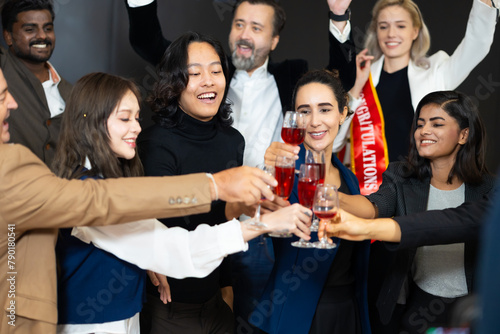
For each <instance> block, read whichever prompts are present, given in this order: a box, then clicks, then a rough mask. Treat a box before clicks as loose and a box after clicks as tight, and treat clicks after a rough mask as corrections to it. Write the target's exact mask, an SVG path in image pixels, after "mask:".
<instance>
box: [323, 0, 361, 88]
mask: <svg viewBox="0 0 500 334" xmlns="http://www.w3.org/2000/svg"><path fill="white" fill-rule="evenodd" d="M350 4H351V0H328V8H329V9H330V11H331V12H332V13H334V14H336V15H339V16H341V15H342V14H345V13H346V12H347V10H348V8H349V5H350ZM329 21H330V23H329V27H330V29H329V30H330V33H329V36H328V38H329V62H328V66H327V68H328V69H329V70H332V69H335V70H338V71H339V76H340V80H341V81H342V84H343V86H344V89H345V90H346V92H347V91H349V90H350V89H351V87H352V86H353V85H354V82H355V80H356V47H355V45H354V42H353V39H352V38H350V37H349V36H350V34H351V25H350V22H349V21H348V20H345V21H336V20H333V19H329Z"/></svg>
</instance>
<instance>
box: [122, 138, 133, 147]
mask: <svg viewBox="0 0 500 334" xmlns="http://www.w3.org/2000/svg"><path fill="white" fill-rule="evenodd" d="M123 141H124V142H125V143H127V145H129V146H131V147H132V148H135V145H136V144H135V138H130V139H124V140H123Z"/></svg>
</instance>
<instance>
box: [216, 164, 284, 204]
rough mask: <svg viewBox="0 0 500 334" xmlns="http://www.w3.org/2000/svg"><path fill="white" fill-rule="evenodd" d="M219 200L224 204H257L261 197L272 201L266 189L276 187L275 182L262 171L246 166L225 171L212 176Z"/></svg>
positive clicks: (271, 194) (270, 192) (268, 190)
mask: <svg viewBox="0 0 500 334" xmlns="http://www.w3.org/2000/svg"><path fill="white" fill-rule="evenodd" d="M213 177H214V180H215V184H216V185H217V193H218V197H219V199H221V200H223V201H226V202H242V203H245V204H246V205H252V204H255V203H257V202H258V201H259V200H260V199H261V197H265V198H267V199H269V200H273V199H274V194H273V192H272V191H271V189H270V188H269V187H268V185H269V186H271V187H276V186H277V182H276V180H275V179H274V178H273V177H272V176H271V175H269V174H266V173H265V172H264V171H262V170H260V169H258V168H254V167H248V166H242V167H236V168H230V169H226V170H224V171H222V172H218V173H215V174H213Z"/></svg>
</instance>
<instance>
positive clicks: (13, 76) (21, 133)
mask: <svg viewBox="0 0 500 334" xmlns="http://www.w3.org/2000/svg"><path fill="white" fill-rule="evenodd" d="M2 28H3V37H4V39H5V42H6V43H7V46H8V50H6V49H4V48H0V63H1V67H2V68H3V69H4V75H5V79H6V80H7V82H8V83H9V90H10V91H11V93H12V95H13V96H14V98H15V99H16V101H18V105H19V108H18V111H17V112H16V113H14V114H13V115H12V117H11V119H10V133H11V141H12V142H13V143H18V144H23V145H25V146H27V147H28V148H29V149H30V150H31V151H32V152H33V153H35V155H36V156H38V157H39V158H40V159H41V160H43V161H44V162H45V163H46V164H47V165H49V166H50V163H51V161H52V158H53V156H54V153H55V149H56V143H57V139H58V137H59V128H60V123H61V118H62V115H61V114H62V112H63V111H64V108H65V105H66V103H65V101H66V99H67V98H68V97H69V94H70V92H71V87H72V86H71V84H70V83H68V82H67V81H65V80H64V79H63V78H61V76H60V75H59V74H58V73H57V71H56V70H55V69H54V67H53V66H52V65H51V64H50V63H49V61H48V60H49V59H50V57H51V55H52V52H53V51H54V47H55V42H56V37H55V32H54V11H53V7H52V2H51V1H50V0H7V1H6V2H5V4H4V6H3V8H2Z"/></svg>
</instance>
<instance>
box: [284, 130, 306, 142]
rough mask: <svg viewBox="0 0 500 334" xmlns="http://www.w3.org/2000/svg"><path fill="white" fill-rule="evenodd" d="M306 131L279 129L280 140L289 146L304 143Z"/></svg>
mask: <svg viewBox="0 0 500 334" xmlns="http://www.w3.org/2000/svg"><path fill="white" fill-rule="evenodd" d="M305 135H306V130H305V129H301V128H281V138H283V141H284V142H285V143H287V144H290V145H300V144H302V143H303V142H304V137H305Z"/></svg>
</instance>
